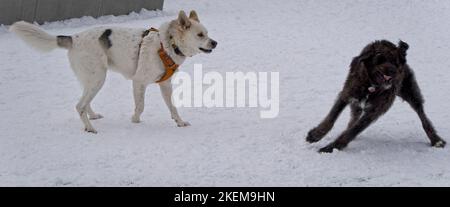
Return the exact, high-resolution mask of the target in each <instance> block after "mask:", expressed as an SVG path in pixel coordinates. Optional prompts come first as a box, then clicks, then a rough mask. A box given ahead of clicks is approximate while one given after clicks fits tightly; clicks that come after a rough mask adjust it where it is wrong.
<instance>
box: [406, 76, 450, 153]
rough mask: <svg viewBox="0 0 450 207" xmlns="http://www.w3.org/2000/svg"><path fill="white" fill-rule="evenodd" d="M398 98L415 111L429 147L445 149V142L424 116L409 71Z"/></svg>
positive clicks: (422, 101)
mask: <svg viewBox="0 0 450 207" xmlns="http://www.w3.org/2000/svg"><path fill="white" fill-rule="evenodd" d="M399 96H400V97H401V98H402V99H403V100H405V101H406V102H408V103H409V105H410V106H411V107H412V108H413V109H414V111H416V113H417V114H418V115H419V118H420V121H421V122H422V127H423V129H424V130H425V133H426V134H427V136H428V138H429V139H430V141H431V146H433V147H441V148H443V147H445V144H446V142H445V141H444V140H443V139H442V138H441V137H440V136H439V135H438V134H437V132H436V130H435V129H434V127H433V124H432V123H431V121H430V120H429V119H428V117H427V115H426V114H425V110H424V107H423V103H424V99H423V97H422V94H421V92H420V88H419V86H418V84H417V81H416V79H415V77H414V73H413V72H412V71H410V70H407V71H406V74H405V79H404V80H403V85H402V88H401V90H400V94H399Z"/></svg>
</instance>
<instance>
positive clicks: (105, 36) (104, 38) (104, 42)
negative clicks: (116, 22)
mask: <svg viewBox="0 0 450 207" xmlns="http://www.w3.org/2000/svg"><path fill="white" fill-rule="evenodd" d="M111 34H112V30H111V29H107V30H105V32H103V34H102V36H100V38H98V40H99V41H100V43H101V44H102V46H103V47H105V48H106V49H109V48H111V47H112V42H111V40H110V39H109V36H111Z"/></svg>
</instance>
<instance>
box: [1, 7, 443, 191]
mask: <svg viewBox="0 0 450 207" xmlns="http://www.w3.org/2000/svg"><path fill="white" fill-rule="evenodd" d="M180 9H184V10H186V11H188V10H190V9H196V10H197V12H198V14H199V17H200V20H201V21H202V23H203V24H204V25H206V27H207V28H208V29H209V34H210V36H211V37H212V38H214V39H216V40H218V42H219V46H218V48H217V50H215V51H214V52H213V53H212V54H210V55H199V56H196V57H194V58H191V59H188V61H187V62H186V63H185V64H184V65H182V66H181V70H183V71H186V72H188V73H192V70H193V66H194V64H195V63H201V64H203V71H205V72H208V71H218V72H220V73H225V72H228V71H263V72H266V71H267V72H269V71H274V72H280V114H279V116H278V117H277V118H275V119H260V118H259V110H260V109H258V108H181V109H179V110H180V113H181V115H182V117H183V118H184V119H185V120H186V121H189V122H190V123H191V124H192V126H191V127H188V128H177V127H176V125H175V124H174V123H173V121H172V120H171V119H170V116H169V112H168V110H167V108H166V106H165V105H164V103H163V100H162V98H161V95H160V94H159V89H158V88H157V87H156V86H155V85H152V86H150V87H149V89H148V91H147V95H146V110H145V112H144V114H143V121H144V122H143V123H141V124H138V125H136V124H133V123H131V121H130V118H131V115H132V113H133V109H134V105H133V99H132V90H131V82H130V81H128V80H125V79H124V78H123V77H122V76H120V75H119V74H117V73H109V74H108V78H107V81H106V84H105V86H104V88H103V89H102V90H101V91H100V93H99V95H98V96H97V97H96V98H95V99H94V102H93V109H94V110H96V111H97V112H99V113H101V114H102V115H104V116H105V118H104V119H101V120H97V121H93V125H94V127H96V129H97V130H98V131H99V134H97V135H92V134H87V133H85V132H83V130H82V129H83V127H82V123H81V121H80V120H79V117H78V115H77V113H76V110H75V104H76V102H77V101H78V98H79V96H80V94H81V89H80V87H79V84H78V82H77V80H76V78H75V76H74V75H73V73H72V71H71V70H70V69H69V64H68V61H67V58H66V53H65V51H63V50H57V51H54V52H51V53H48V54H41V53H38V52H35V51H33V50H31V49H30V48H29V47H27V46H26V45H25V44H24V43H22V42H21V41H20V40H19V39H17V38H16V37H15V36H13V35H12V34H10V33H8V32H7V31H6V28H7V26H2V27H1V28H0V45H1V47H0V72H1V76H0V113H1V118H0V186H449V185H450V151H449V148H445V149H435V148H431V147H429V141H428V139H427V137H426V135H425V133H424V132H423V130H422V128H421V124H420V121H419V119H418V117H417V116H416V115H415V114H414V113H413V111H412V110H411V109H410V108H409V106H408V105H407V104H406V103H403V102H402V101H400V100H398V101H396V103H395V105H394V107H393V108H392V109H391V111H389V112H388V113H387V114H386V115H385V116H384V117H382V118H381V119H380V120H378V121H377V123H375V124H374V125H372V126H371V127H370V128H369V129H367V130H366V131H365V132H364V133H362V134H361V135H360V136H359V137H358V138H357V139H356V140H355V141H354V142H352V143H351V144H350V145H349V147H348V148H347V149H345V150H344V151H340V152H335V153H333V154H319V153H317V152H316V151H317V150H318V149H319V148H320V147H321V146H324V145H326V144H327V143H329V142H330V141H331V140H333V139H334V138H336V136H337V135H338V134H339V133H340V132H341V131H342V130H343V129H344V127H345V125H346V122H347V120H348V118H349V111H348V110H346V111H344V113H343V115H342V117H341V118H340V119H339V120H338V122H337V124H336V126H335V128H334V129H333V131H331V132H330V133H329V134H328V135H327V136H326V138H325V139H324V140H323V141H321V142H319V143H317V144H313V145H310V144H307V143H306V142H305V140H304V139H305V135H306V133H307V132H308V130H309V129H310V128H312V127H314V126H315V125H316V124H318V123H319V121H320V120H321V119H322V118H323V117H324V116H325V114H326V113H327V112H328V110H329V108H330V107H331V105H332V102H333V101H334V99H335V97H336V95H337V93H338V92H339V90H340V89H341V87H342V84H343V82H344V79H345V76H346V74H347V71H348V65H349V64H350V60H351V58H352V57H353V56H355V55H357V54H358V53H359V52H360V50H361V49H362V48H363V47H364V46H365V45H366V44H367V43H369V42H371V41H373V40H376V39H383V38H385V39H389V40H391V41H394V42H397V41H398V40H399V39H402V40H404V41H406V42H408V43H409V44H410V46H411V47H410V50H409V51H408V52H409V53H408V61H409V64H410V65H411V66H412V67H413V69H415V72H416V75H417V79H418V82H419V85H420V86H421V88H422V92H423V93H424V96H425V99H426V100H427V102H426V105H425V107H426V111H427V113H428V115H429V117H430V119H431V120H432V121H433V123H434V125H435V127H436V129H437V130H438V132H439V134H440V135H441V136H442V137H443V138H444V139H447V141H450V139H449V137H448V135H449V134H450V127H449V125H448V122H449V121H450V114H449V113H448V105H447V104H446V103H449V102H450V98H449V97H450V96H449V94H448V89H449V88H450V82H449V81H448V80H449V78H450V75H449V73H448V68H450V58H449V51H450V35H449V31H450V30H449V29H450V25H449V24H450V23H449V21H448V19H450V12H448V11H449V9H450V2H448V1H444V0H441V1H419V0H415V1H412V0H398V1H389V0H381V1H356V0H343V1H333V0H321V1H297V0H284V1H283V2H282V3H280V2H279V1H272V0H255V1H248V2H244V1H239V0H227V1H211V0H195V1H194V0H166V2H165V6H164V12H161V11H159V12H151V11H142V12H141V13H140V14H131V15H129V16H121V17H113V16H108V17H101V18H99V19H93V18H90V17H84V18H81V19H72V20H67V21H62V22H54V23H47V24H46V25H44V28H45V29H47V30H48V31H49V32H50V33H53V34H58V35H60V34H61V35H63V34H69V35H70V34H73V33H76V32H79V31H83V30H85V29H87V28H90V27H93V26H98V25H118V26H125V27H150V26H153V27H154V26H156V27H157V26H159V25H160V24H161V23H163V22H165V21H168V20H171V19H173V18H175V17H176V14H177V12H178V10H180Z"/></svg>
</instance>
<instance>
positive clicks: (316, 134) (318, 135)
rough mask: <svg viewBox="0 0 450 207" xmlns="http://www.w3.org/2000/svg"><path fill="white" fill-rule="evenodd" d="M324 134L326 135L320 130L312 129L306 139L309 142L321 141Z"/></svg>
mask: <svg viewBox="0 0 450 207" xmlns="http://www.w3.org/2000/svg"><path fill="white" fill-rule="evenodd" d="M323 136H324V135H323V133H322V132H320V131H319V130H317V129H312V130H311V131H309V132H308V135H307V136H306V141H307V142H309V143H315V142H318V141H320V140H321V139H322V137H323Z"/></svg>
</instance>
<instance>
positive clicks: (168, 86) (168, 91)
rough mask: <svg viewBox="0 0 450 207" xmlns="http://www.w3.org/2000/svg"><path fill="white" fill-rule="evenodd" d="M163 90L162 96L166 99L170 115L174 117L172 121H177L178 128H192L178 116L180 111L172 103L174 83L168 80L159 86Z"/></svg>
mask: <svg viewBox="0 0 450 207" xmlns="http://www.w3.org/2000/svg"><path fill="white" fill-rule="evenodd" d="M159 86H160V89H161V94H162V96H163V98H164V102H166V105H167V107H168V108H169V110H170V114H171V115H172V119H173V120H175V122H176V123H177V126H178V127H186V126H190V125H191V124H189V122H185V121H183V120H182V119H181V117H180V115H178V110H177V108H175V106H174V105H173V103H172V83H171V82H170V79H169V80H166V81H164V82H162V83H160V84H159Z"/></svg>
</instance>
